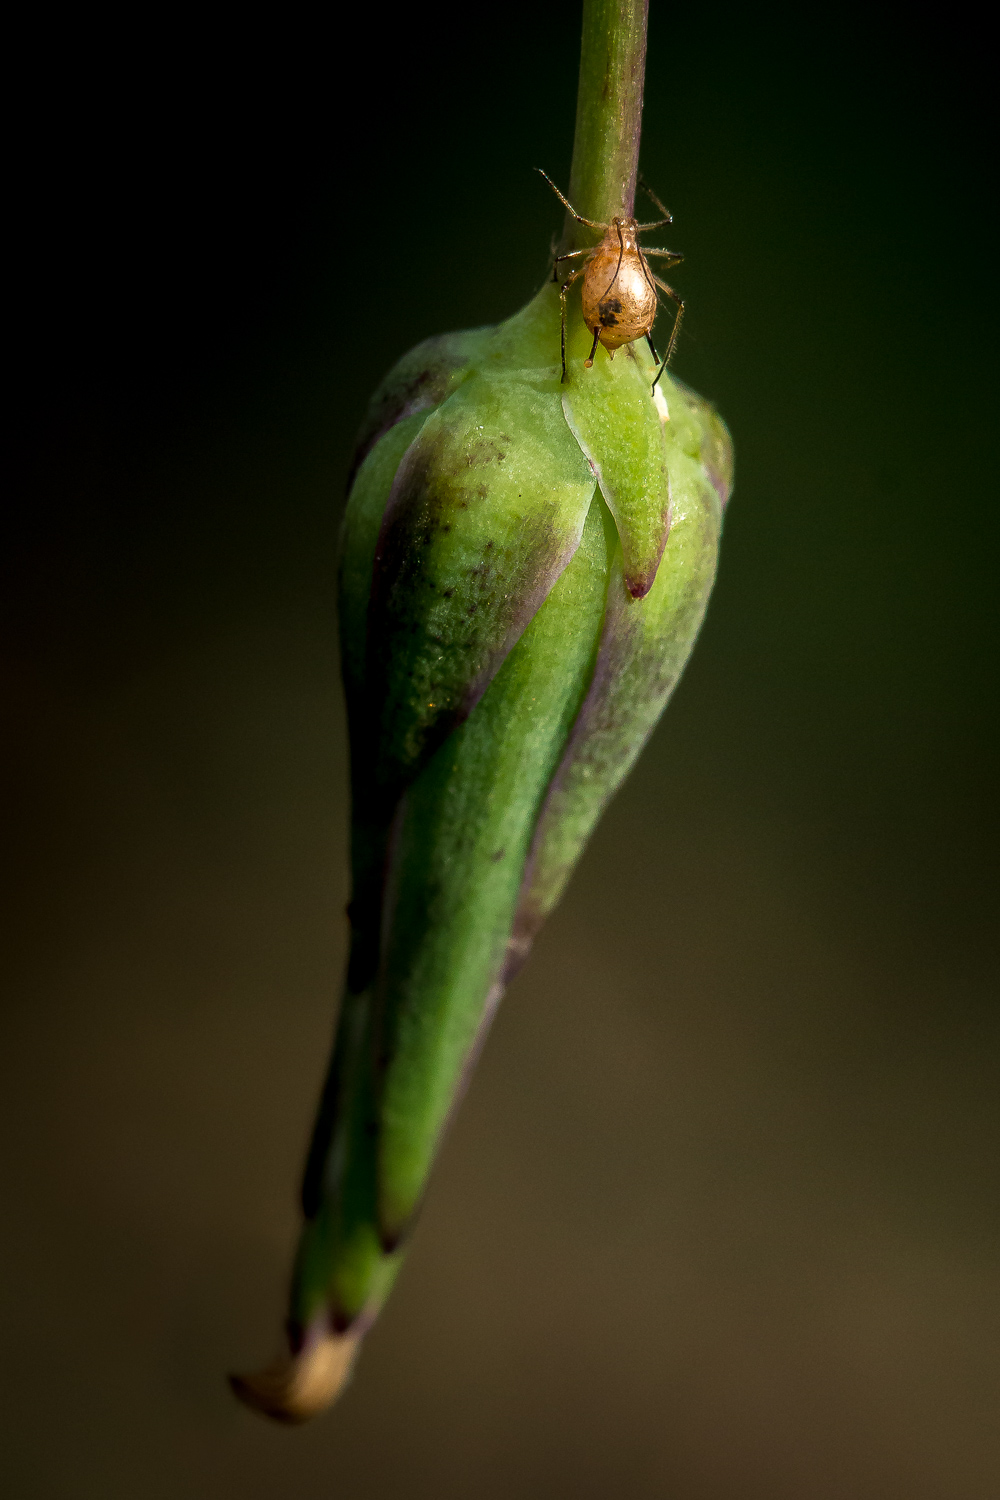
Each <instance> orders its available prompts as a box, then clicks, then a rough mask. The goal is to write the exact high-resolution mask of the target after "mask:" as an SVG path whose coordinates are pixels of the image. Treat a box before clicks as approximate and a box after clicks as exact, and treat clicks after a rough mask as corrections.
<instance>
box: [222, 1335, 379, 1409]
mask: <svg viewBox="0 0 1000 1500" xmlns="http://www.w3.org/2000/svg"><path fill="white" fill-rule="evenodd" d="M360 1342H361V1336H360V1334H358V1333H343V1334H333V1333H323V1334H321V1335H320V1336H318V1337H313V1338H312V1339H309V1340H307V1342H306V1343H305V1344H304V1345H303V1347H302V1348H301V1349H300V1350H299V1352H298V1354H283V1355H281V1356H280V1358H279V1359H277V1360H275V1362H274V1364H272V1365H268V1367H267V1369H266V1370H261V1371H260V1372H259V1373H258V1374H256V1375H230V1377H229V1384H230V1385H231V1386H232V1388H233V1391H234V1392H235V1394H236V1395H237V1396H238V1397H239V1398H240V1400H241V1401H243V1402H245V1403H246V1405H247V1406H251V1407H253V1409H254V1411H259V1412H263V1413H264V1415H265V1416H268V1417H273V1418H274V1420H275V1421H276V1422H307V1421H308V1420H309V1418H310V1417H314V1416H316V1414H317V1412H321V1411H322V1410H323V1409H324V1407H327V1406H329V1405H330V1404H331V1403H332V1402H333V1401H335V1400H336V1398H337V1396H338V1395H339V1394H340V1390H341V1387H342V1386H343V1384H344V1382H345V1380H346V1379H347V1376H348V1374H349V1372H350V1369H351V1365H352V1364H353V1362H354V1356H355V1354H356V1353H357V1351H358V1345H359V1344H360Z"/></svg>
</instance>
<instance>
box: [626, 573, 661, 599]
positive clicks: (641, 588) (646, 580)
mask: <svg viewBox="0 0 1000 1500" xmlns="http://www.w3.org/2000/svg"><path fill="white" fill-rule="evenodd" d="M655 582H656V573H655V571H654V572H653V574H652V575H651V576H650V577H646V576H645V575H643V576H642V577H638V578H637V577H634V576H633V577H631V578H626V580H625V587H626V588H627V589H628V592H629V597H630V598H632V599H636V600H638V599H645V597H646V595H647V594H648V593H649V591H650V589H651V588H652V587H653V584H654V583H655Z"/></svg>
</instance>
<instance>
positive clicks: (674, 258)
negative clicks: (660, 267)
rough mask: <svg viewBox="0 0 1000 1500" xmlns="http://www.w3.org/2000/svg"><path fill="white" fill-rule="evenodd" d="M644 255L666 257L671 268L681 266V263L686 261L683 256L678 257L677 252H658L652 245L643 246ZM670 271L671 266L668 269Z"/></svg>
mask: <svg viewBox="0 0 1000 1500" xmlns="http://www.w3.org/2000/svg"><path fill="white" fill-rule="evenodd" d="M642 253H643V255H662V256H665V257H666V259H667V260H669V262H670V265H671V266H679V265H680V263H681V261H682V260H683V259H684V257H683V255H678V253H677V251H676V250H656V249H654V248H653V247H652V246H651V245H643V247H642ZM669 269H670V266H668V267H667V270H668V271H669Z"/></svg>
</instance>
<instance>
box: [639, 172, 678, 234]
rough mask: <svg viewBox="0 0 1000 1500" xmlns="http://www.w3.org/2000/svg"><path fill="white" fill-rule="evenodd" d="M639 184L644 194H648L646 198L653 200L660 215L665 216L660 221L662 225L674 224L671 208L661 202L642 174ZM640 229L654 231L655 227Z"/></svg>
mask: <svg viewBox="0 0 1000 1500" xmlns="http://www.w3.org/2000/svg"><path fill="white" fill-rule="evenodd" d="M638 183H639V186H640V187H641V188H642V190H643V192H644V193H645V194H646V197H647V198H649V199H651V200H652V202H653V203H655V204H656V207H657V208H658V209H659V210H660V213H661V214H662V215H663V218H662V219H661V220H660V223H661V224H672V223H673V217H672V215H671V213H670V210H669V208H665V207H664V205H663V204H662V203H661V202H660V200H659V198H658V197H657V196H656V194H655V193H654V192H653V189H652V188H651V187H650V185H649V183H648V182H647V181H646V179H645V177H643V175H642V173H641V172H640V173H639V176H638ZM639 227H640V228H641V229H652V228H653V227H654V226H653V225H652V224H645V225H640V226H639Z"/></svg>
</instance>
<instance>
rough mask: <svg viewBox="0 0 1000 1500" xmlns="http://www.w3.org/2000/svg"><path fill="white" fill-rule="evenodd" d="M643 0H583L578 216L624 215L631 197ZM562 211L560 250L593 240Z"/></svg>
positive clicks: (574, 175)
mask: <svg viewBox="0 0 1000 1500" xmlns="http://www.w3.org/2000/svg"><path fill="white" fill-rule="evenodd" d="M648 10H649V0H583V39H582V43H581V47H580V84H579V90H578V92H577V100H576V132H575V135H574V137H573V168H572V171H571V173H570V180H569V200H570V202H571V203H572V204H573V207H574V208H575V209H576V210H577V212H578V213H580V214H582V215H583V216H584V218H587V219H595V220H598V221H600V222H602V223H608V222H610V220H611V219H612V218H614V217H615V215H618V216H619V217H622V218H628V217H629V216H630V215H631V214H632V211H633V207H634V204H635V180H636V173H637V171H638V166H639V135H640V132H641V129H642V85H643V80H644V77H645V73H646V17H647V13H648ZM593 238H594V231H593V230H588V229H586V228H585V227H584V226H583V225H582V224H578V223H577V222H576V220H575V219H574V218H572V216H571V215H569V214H567V215H566V226H565V229H564V230H563V239H562V244H561V246H560V249H561V251H565V250H569V249H575V248H577V247H579V246H583V245H588V244H591V243H592V242H593Z"/></svg>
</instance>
